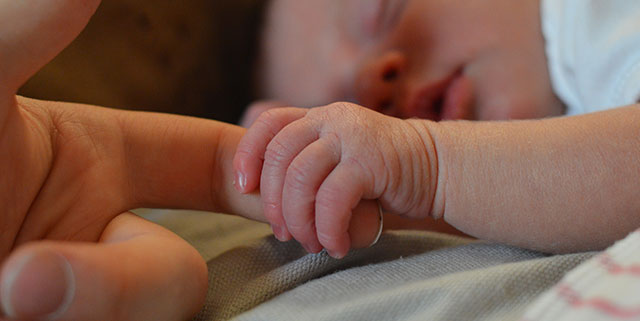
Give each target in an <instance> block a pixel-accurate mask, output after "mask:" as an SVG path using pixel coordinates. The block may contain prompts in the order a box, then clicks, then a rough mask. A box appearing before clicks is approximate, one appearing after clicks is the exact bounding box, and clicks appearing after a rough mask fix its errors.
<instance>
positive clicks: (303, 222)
mask: <svg viewBox="0 0 640 321" xmlns="http://www.w3.org/2000/svg"><path fill="white" fill-rule="evenodd" d="M339 161H340V156H339V154H338V151H336V146H335V145H334V144H332V143H331V142H330V141H329V140H328V139H319V140H316V141H315V142H313V143H311V144H310V145H309V146H307V147H306V148H305V149H303V150H302V151H301V152H300V153H299V154H298V156H296V157H295V158H294V159H293V161H292V162H291V165H290V166H289V167H288V168H287V170H286V176H285V182H284V187H283V189H282V194H283V195H286V197H284V198H283V199H282V215H283V217H284V220H285V222H286V224H287V229H288V230H289V232H290V233H291V235H293V237H294V238H295V239H296V240H297V241H298V242H300V244H302V246H303V247H304V248H305V249H306V250H307V251H308V252H311V253H317V252H319V251H320V250H322V245H320V242H318V238H317V236H316V229H315V203H316V202H315V201H316V193H317V192H318V189H319V188H320V185H321V184H322V182H323V181H324V180H325V178H326V177H327V175H329V173H331V170H333V169H334V168H335V166H336V165H337V164H338V162H339Z"/></svg>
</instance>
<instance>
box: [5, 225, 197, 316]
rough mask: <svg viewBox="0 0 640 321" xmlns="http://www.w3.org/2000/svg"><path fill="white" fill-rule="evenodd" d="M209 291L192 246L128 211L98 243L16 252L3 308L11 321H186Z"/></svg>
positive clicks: (45, 244)
mask: <svg viewBox="0 0 640 321" xmlns="http://www.w3.org/2000/svg"><path fill="white" fill-rule="evenodd" d="M206 287H207V270H206V265H205V263H204V260H203V259H202V258H201V256H200V255H199V254H198V252H197V251H196V250H195V249H194V248H192V247H191V246H190V245H189V244H187V243H186V242H185V241H184V240H182V239H180V238H179V237H178V236H176V235H175V234H173V233H171V232H169V231H167V230H165V229H164V228H162V227H160V226H157V225H155V224H153V223H151V222H148V221H146V220H144V219H142V218H139V217H137V216H135V215H133V214H129V213H126V214H122V215H120V216H118V217H117V218H116V219H114V220H113V221H112V222H111V224H110V225H109V226H108V227H107V229H106V230H105V233H103V237H102V239H101V240H100V242H99V243H79V242H75V243H74V242H60V241H40V242H34V243H30V244H27V245H24V246H22V247H21V248H19V249H18V250H16V251H15V252H14V253H12V254H11V255H10V257H9V258H8V259H7V260H6V262H5V264H4V266H3V268H2V273H1V277H0V302H1V303H2V308H3V311H4V313H5V315H6V316H7V317H9V318H12V319H14V318H15V319H28V320H31V319H46V320H154V321H155V320H166V321H169V320H185V319H188V318H189V317H190V316H192V315H193V314H195V313H197V312H198V310H199V309H200V307H201V305H202V303H203V301H204V297H205V294H206Z"/></svg>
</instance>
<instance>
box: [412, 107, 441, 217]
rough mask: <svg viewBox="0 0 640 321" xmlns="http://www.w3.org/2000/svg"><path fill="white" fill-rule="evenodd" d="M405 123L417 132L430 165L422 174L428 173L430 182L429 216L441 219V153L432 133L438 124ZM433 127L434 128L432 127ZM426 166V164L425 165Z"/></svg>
mask: <svg viewBox="0 0 640 321" xmlns="http://www.w3.org/2000/svg"><path fill="white" fill-rule="evenodd" d="M405 122H406V123H407V124H408V125H409V127H410V128H411V129H412V130H413V131H414V132H415V134H416V136H417V138H418V139H419V141H420V142H421V144H420V145H421V147H422V150H423V152H424V155H425V158H426V159H427V162H428V164H427V165H426V167H427V168H424V167H423V169H424V170H423V171H421V172H422V173H428V174H429V177H425V178H424V179H425V180H428V181H429V203H430V204H429V209H428V215H429V216H430V217H432V218H433V219H436V220H438V219H440V218H442V217H443V216H444V202H443V201H444V198H442V195H441V192H440V190H441V189H442V186H443V185H444V184H443V182H442V177H441V174H440V173H441V169H440V163H441V162H440V159H439V153H438V151H437V148H436V142H435V139H434V135H433V133H432V132H431V130H432V129H433V127H436V125H437V123H436V122H432V121H428V120H419V119H407V120H405ZM431 125H433V127H432V126H431ZM423 166H424V164H423Z"/></svg>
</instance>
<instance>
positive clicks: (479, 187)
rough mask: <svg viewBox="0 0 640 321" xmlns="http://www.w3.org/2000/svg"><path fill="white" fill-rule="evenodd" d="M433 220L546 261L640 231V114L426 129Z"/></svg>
mask: <svg viewBox="0 0 640 321" xmlns="http://www.w3.org/2000/svg"><path fill="white" fill-rule="evenodd" d="M423 126H425V127H424V128H426V129H427V130H428V132H429V133H430V135H431V136H432V137H433V140H434V143H435V146H436V150H437V155H438V172H439V174H438V191H437V193H436V201H435V202H434V212H433V213H434V214H435V215H436V216H437V215H439V214H443V215H444V219H445V220H446V221H447V222H449V223H450V224H452V225H453V226H455V227H456V228H458V229H460V230H462V231H464V232H466V233H469V234H471V235H473V236H476V237H479V238H484V239H490V240H496V241H500V242H505V243H509V244H513V245H518V246H522V247H526V248H531V249H537V250H542V251H550V252H567V251H583V250H592V249H601V248H604V247H606V246H607V245H609V244H611V243H612V242H614V241H615V240H617V239H620V238H622V237H624V236H625V235H626V234H627V233H629V232H630V231H632V230H634V229H635V228H637V227H640V214H639V213H640V162H639V161H638V160H640V108H639V107H638V106H632V107H625V108H619V109H614V110H610V111H606V112H601V113H596V114H588V115H583V116H575V117H564V118H554V119H543V120H531V121H509V122H463V121H457V122H455V121H454V122H441V123H431V122H424V123H423Z"/></svg>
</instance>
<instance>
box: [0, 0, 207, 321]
mask: <svg viewBox="0 0 640 321" xmlns="http://www.w3.org/2000/svg"><path fill="white" fill-rule="evenodd" d="M98 5H99V1H98V0H56V1H39V0H21V1H13V0H0V172H1V173H2V175H1V178H0V208H2V210H3V213H2V216H0V230H1V231H2V232H1V233H0V255H1V256H2V258H3V261H4V262H3V267H2V272H1V275H0V301H1V306H2V311H3V312H4V314H5V317H6V318H8V319H14V318H17V319H40V318H49V319H64V320H181V319H185V318H187V317H189V316H190V315H192V314H194V313H195V312H197V311H198V309H199V307H200V306H201V304H202V302H203V300H204V296H205V289H206V286H207V273H206V265H205V263H204V261H203V259H202V258H201V257H200V255H199V254H198V253H197V251H196V250H195V249H193V248H192V247H191V246H189V244H187V243H186V242H185V241H183V240H182V239H180V238H179V237H178V236H176V235H175V234H173V233H171V232H169V231H167V230H165V229H163V228H161V227H159V226H156V225H154V224H152V223H150V222H148V221H145V220H144V219H141V218H139V217H137V216H135V215H132V214H130V213H129V212H128V211H127V210H128V209H131V208H135V207H137V206H139V205H147V204H154V203H157V205H166V206H180V205H182V204H186V203H189V201H195V199H196V198H197V199H198V200H199V201H195V202H194V204H195V205H194V207H202V208H206V207H210V206H206V205H204V204H206V203H210V202H211V195H210V194H208V195H206V196H205V195H204V194H206V193H208V192H209V191H210V185H211V183H210V179H209V178H210V176H209V177H207V178H206V179H194V180H193V181H192V183H191V184H186V185H188V186H184V185H185V184H182V185H179V184H178V185H175V184H174V183H176V182H178V181H180V182H182V179H179V175H180V174H181V173H180V171H186V170H184V167H182V168H177V169H175V170H174V171H163V172H162V173H160V174H159V175H158V177H157V178H158V179H165V181H164V183H165V184H164V185H157V182H158V181H157V180H154V179H152V178H148V177H145V176H146V175H151V174H152V173H153V172H154V171H156V170H159V171H162V168H163V166H164V167H165V168H166V167H167V166H168V164H169V163H168V162H170V161H171V160H172V159H175V158H176V157H178V155H184V156H185V157H189V156H192V155H193V154H195V153H196V151H191V154H189V151H185V149H187V150H188V149H193V146H194V145H189V144H188V143H187V144H185V146H177V144H179V142H178V140H179V139H176V140H175V141H171V140H169V141H168V143H174V144H175V145H171V146H163V147H161V146H159V143H160V141H161V140H162V138H163V136H164V135H171V134H172V133H177V134H184V136H180V138H183V137H184V138H186V137H185V136H188V133H186V132H183V131H181V130H180V128H179V126H178V124H182V125H186V126H189V125H193V126H191V128H192V129H193V130H194V131H195V130H198V129H200V128H202V127H207V128H209V127H212V126H214V125H215V124H212V123H202V122H196V121H195V120H189V119H182V118H181V120H182V122H178V121H176V120H175V118H171V117H168V116H167V117H163V116H159V115H158V116H155V117H154V116H150V117H142V116H141V115H140V114H136V113H124V112H116V111H111V110H107V109H100V108H93V107H87V106H79V105H73V104H64V103H51V102H42V101H35V100H30V99H26V98H21V97H16V96H15V93H16V91H17V89H18V88H19V87H20V86H21V85H22V84H23V83H24V82H25V81H26V80H27V79H28V78H29V77H30V76H31V75H32V74H33V73H35V72H36V70H38V69H39V68H40V67H42V66H43V65H44V64H45V63H46V62H48V61H49V60H50V59H52V58H53V57H54V56H55V55H56V54H57V53H58V52H59V51H60V50H62V49H63V48H64V47H65V46H66V45H67V44H68V43H69V42H70V41H71V40H72V39H73V38H74V37H75V36H76V35H77V34H78V33H79V32H80V30H81V29H82V28H83V27H84V26H85V24H86V23H87V21H88V20H89V18H90V17H91V15H92V14H93V12H94V11H95V9H96V8H97V6H98ZM185 123H186V124H185ZM190 123H194V124H190ZM211 132H212V130H205V131H204V133H205V134H211ZM149 137H153V138H156V139H155V140H154V139H151V138H149ZM197 138H200V141H199V143H200V144H202V143H204V142H205V139H207V140H209V141H213V143H214V144H215V143H216V141H215V140H216V139H217V136H214V137H207V138H205V137H200V136H197V137H196V139H197ZM163 143H167V141H164V142H163ZM207 145H209V144H207ZM205 146H206V145H205ZM209 146H210V145H209ZM214 146H215V145H214ZM197 152H199V153H201V152H202V151H201V150H198V151H197ZM181 153H182V154H181ZM161 154H162V156H161V158H162V160H163V161H159V162H158V163H159V164H156V165H157V167H156V166H154V164H150V163H145V160H149V159H151V157H154V156H155V157H158V156H160V155H161ZM125 155H128V156H125ZM145 155H149V157H146V158H145V157H142V156H145ZM205 155H206V156H207V157H206V158H208V157H209V156H211V155H215V150H211V151H209V153H206V154H205ZM183 163H184V162H182V163H181V162H180V161H178V162H176V163H175V164H172V165H176V166H178V167H179V166H181V165H184V164H183ZM193 163H194V164H193V166H192V167H190V168H191V169H192V171H188V173H182V174H185V176H184V177H181V178H184V179H186V180H189V179H190V178H191V177H190V176H198V177H201V176H202V175H207V174H208V173H210V172H211V169H210V168H209V166H210V165H212V164H211V163H207V161H206V160H205V161H198V160H194V162H193ZM205 167H206V168H207V169H206V170H204V168H205ZM198 171H200V172H198ZM138 182H139V183H138ZM172 184H174V185H173V186H175V187H173V188H172V187H171V186H172ZM177 187H178V188H180V190H181V191H183V192H182V193H176V194H173V193H171V192H172V189H178V188H177ZM201 187H206V188H202V190H203V192H201V193H191V191H190V190H188V189H189V188H193V189H197V188H201ZM182 188H184V189H182ZM168 193H171V195H170V196H166V195H165V194H168ZM187 194H190V195H187ZM157 199H162V201H158V202H155V200H157Z"/></svg>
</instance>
